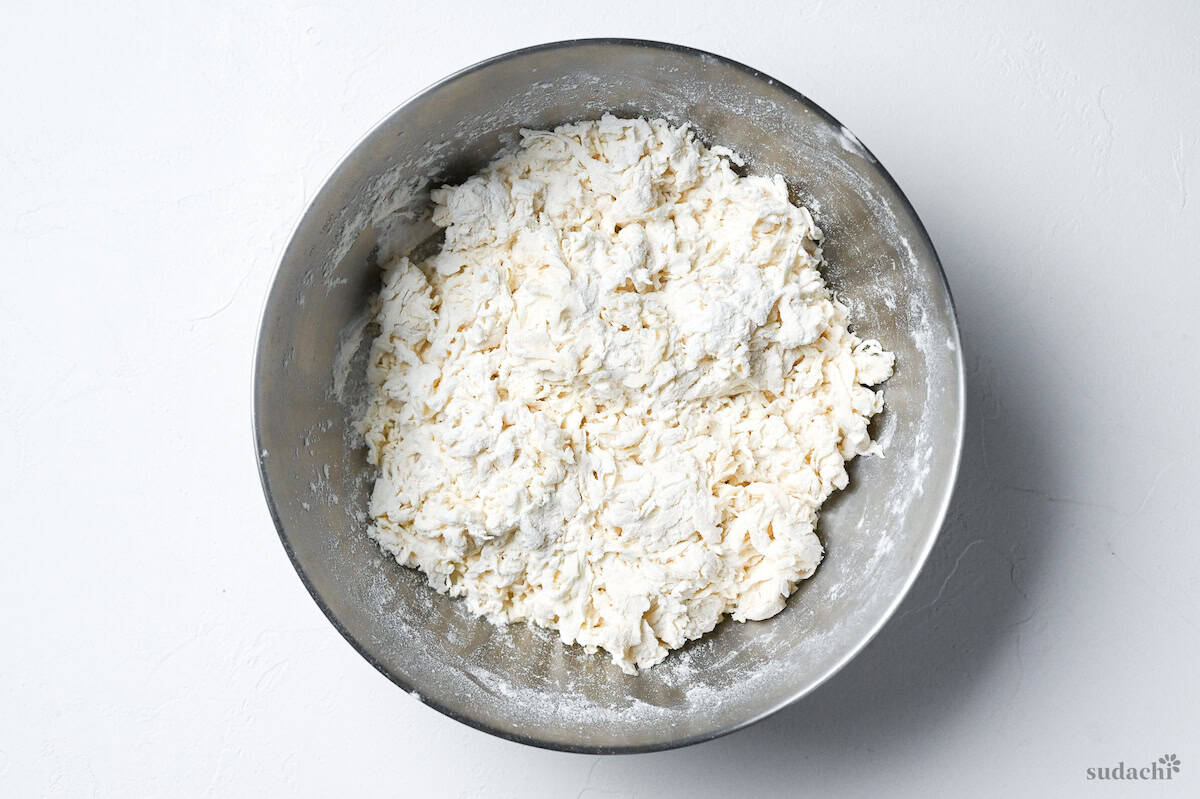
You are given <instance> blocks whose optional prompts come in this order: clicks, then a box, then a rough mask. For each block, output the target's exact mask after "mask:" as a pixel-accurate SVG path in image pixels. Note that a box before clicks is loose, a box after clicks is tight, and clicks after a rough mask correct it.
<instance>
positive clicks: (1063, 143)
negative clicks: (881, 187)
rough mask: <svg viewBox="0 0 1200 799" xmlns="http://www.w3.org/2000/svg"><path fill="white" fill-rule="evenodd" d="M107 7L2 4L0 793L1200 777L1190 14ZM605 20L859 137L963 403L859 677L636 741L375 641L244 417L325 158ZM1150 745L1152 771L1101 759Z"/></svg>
mask: <svg viewBox="0 0 1200 799" xmlns="http://www.w3.org/2000/svg"><path fill="white" fill-rule="evenodd" d="M101 5H103V4H97V5H96V7H95V8H93V9H92V10H87V9H85V8H79V7H75V6H74V5H72V7H70V8H68V7H62V8H55V7H53V4H50V3H31V4H28V5H14V4H13V3H11V2H7V3H5V4H4V6H3V10H0V75H2V76H3V79H2V80H0V123H2V124H0V253H2V255H0V258H2V259H3V261H2V262H3V269H4V272H3V277H4V280H3V283H2V284H0V435H2V436H3V438H2V439H0V441H2V443H0V477H2V479H0V511H2V512H0V519H2V520H3V521H2V522H0V524H2V530H3V539H2V540H3V543H4V550H3V554H2V555H0V598H2V599H0V647H2V651H0V654H2V658H0V663H2V669H3V671H2V674H3V679H2V680H0V794H3V795H5V796H36V795H41V794H49V795H71V796H93V795H94V796H162V795H186V796H202V795H217V796H235V795H259V794H274V793H284V792H288V793H293V794H301V795H309V796H334V795H364V796H412V795H431V796H445V797H517V796H520V797H540V796H548V797H558V796H579V797H584V798H585V799H617V798H618V797H674V796H681V797H682V796H687V797H698V796H791V795H796V796H799V795H813V796H839V797H840V796H904V795H915V796H920V795H928V794H930V793H931V792H932V793H933V795H942V794H946V795H957V794H965V793H969V794H971V795H974V796H1007V795H1011V794H1014V793H1015V794H1016V795H1022V794H1026V795H1028V794H1040V795H1048V794H1049V793H1051V792H1054V793H1056V794H1058V795H1066V794H1072V795H1078V796H1104V795H1106V796H1115V795H1131V794H1135V793H1142V792H1144V793H1145V795H1152V796H1172V795H1174V796H1181V795H1185V794H1188V795H1191V796H1196V795H1198V794H1200V690H1198V688H1197V685H1198V683H1197V681H1196V679H1195V672H1196V663H1197V658H1198V657H1200V647H1198V641H1200V635H1198V633H1200V601H1198V599H1200V597H1198V589H1197V566H1198V565H1200V536H1198V535H1197V534H1198V532H1200V529H1198V528H1200V525H1198V523H1197V518H1198V515H1200V499H1198V497H1200V469H1198V468H1197V454H1196V449H1197V445H1200V436H1198V432H1197V430H1198V427H1200V423H1198V419H1197V414H1196V396H1197V388H1200V356H1198V355H1197V349H1198V348H1200V314H1198V313H1197V307H1196V306H1197V301H1198V300H1200V277H1198V272H1200V38H1198V33H1197V32H1198V31H1200V11H1198V6H1197V5H1196V4H1194V3H1187V2H1180V3H1174V4H1172V3H1167V2H1161V3H1142V4H1137V5H1136V6H1135V5H1133V4H1130V6H1129V8H1128V9H1125V10H1122V9H1120V8H1116V7H1108V6H1106V5H1105V4H1103V3H1097V2H1073V3H1058V2H1053V3H1050V2H1044V0H1039V1H1038V2H1028V3H1007V2H1006V3H995V4H991V7H990V9H989V8H984V7H983V6H985V5H988V4H983V3H962V4H945V5H941V4H926V3H920V4H909V5H905V6H903V7H902V6H901V5H898V4H883V7H880V4H875V3H871V4H840V3H839V4H833V3H829V4H825V3H807V4H794V5H792V4H788V3H784V2H778V1H777V2H770V3H763V4H760V5H750V4H738V3H732V2H722V3H711V2H691V3H687V4H672V5H670V6H668V5H667V4H664V3H653V2H646V0H641V1H640V2H635V3H621V2H606V3H590V4H582V3H579V4H573V6H572V7H571V8H570V9H567V8H565V7H564V6H565V4H558V3H549V2H522V3H501V2H490V3H476V4H472V5H470V6H466V5H456V4H453V3H448V2H435V3H421V4H419V5H410V6H406V5H405V4H402V3H357V4H353V5H347V6H346V7H339V6H338V5H337V4H333V3H286V2H274V3H265V4H256V3H236V4H234V3H208V2H198V3H163V2H147V3H145V4H136V5H134V4H130V5H128V7H127V8H125V9H124V10H120V11H114V10H111V9H103V8H101ZM1135 8H1136V10H1134V9H1135ZM598 35H609V36H631V37H643V38H657V39H664V40H669V41H675V42H679V43H683V44H688V45H692V46H694V47H700V48H704V49H708V50H712V51H715V52H717V53H721V54H723V55H726V56H730V57H732V58H735V59H738V60H741V61H744V62H747V63H749V64H751V65H752V66H755V67H757V68H759V69H761V70H763V71H765V72H767V73H769V74H771V75H774V76H775V77H777V78H779V79H781V80H783V81H784V82H786V83H788V84H790V85H792V86H794V87H796V88H797V89H799V90H800V91H802V92H804V93H806V94H807V95H809V96H810V97H812V98H813V99H814V100H816V101H817V102H818V103H820V104H822V105H823V106H824V107H825V108H827V109H828V110H829V111H830V112H831V113H833V114H834V115H835V116H837V117H838V118H839V119H840V120H841V121H842V122H843V123H845V124H846V125H847V126H848V127H849V128H850V129H851V130H853V131H855V132H856V133H857V134H858V136H859V138H861V139H862V141H863V142H865V143H866V145H867V146H868V147H870V148H871V149H872V150H873V151H874V153H875V154H876V155H877V156H878V157H879V159H880V160H881V161H882V162H883V163H884V164H885V165H886V166H887V167H888V169H889V170H890V171H891V172H892V174H893V175H894V176H895V177H896V179H897V180H898V181H899V183H900V184H901V186H903V188H904V190H905V191H906V192H907V193H908V196H909V197H910V199H911V200H912V202H913V204H914V205H915V206H916V208H917V211H918V212H919V213H920V215H921V217H922V218H923V220H924V221H925V223H926V225H927V226H928V228H929V231H930V234H931V235H932V237H933V240H934V242H935V243H936V245H937V247H938V249H939V251H940V253H941V256H942V258H943V261H944V263H945V268H946V271H947V273H948V275H949V278H950V283H951V286H952V288H953V290H954V292H955V295H956V298H957V301H958V307H959V312H960V317H961V322H962V326H963V334H964V338H965V345H966V356H967V362H968V368H969V375H968V383H969V393H970V402H971V405H970V410H969V422H968V428H969V429H968V434H967V440H966V451H965V455H964V463H963V470H962V477H961V481H960V484H959V490H958V494H957V496H956V499H955V501H954V504H953V507H952V509H951V513H950V517H949V521H948V523H947V525H946V527H945V529H944V531H943V533H942V538H941V540H940V541H939V543H938V545H937V548H936V550H935V552H934V554H933V557H932V559H931V561H930V563H929V565H928V566H927V568H926V570H925V571H924V573H923V574H922V577H921V579H920V580H919V582H918V584H917V586H916V588H915V589H914V591H913V593H912V595H911V596H910V597H909V599H908V600H907V602H906V603H905V604H904V606H903V608H902V610H901V611H900V612H899V614H898V616H897V617H896V618H895V619H894V620H893V621H892V622H891V623H889V624H888V626H887V627H886V629H885V630H884V632H883V633H882V634H881V635H880V636H879V637H878V638H877V639H876V640H875V641H874V642H873V643H872V644H871V645H870V647H869V648H868V649H867V650H866V651H865V652H864V653H863V654H862V655H861V656H860V657H859V658H858V659H857V660H856V661H855V662H854V663H852V664H851V665H850V666H849V667H848V668H847V669H846V670H845V671H843V672H842V673H841V674H840V675H838V676H837V677H836V678H835V679H833V680H832V681H831V682H830V683H828V684H827V685H826V686H824V687H823V688H822V689H820V690H819V691H818V692H817V693H815V694H814V695H812V696H811V697H809V698H807V699H805V700H803V701H802V702H800V703H799V704H797V705H795V706H794V707H792V708H790V709H789V710H786V711H784V712H782V713H780V714H779V715H777V716H775V717H774V718H771V719H769V720H767V721H765V722H763V723H761V724H759V725H757V726H755V727H753V728H751V729H749V730H746V731H743V732H740V733H737V734H734V735H732V736H729V737H727V738H724V739H721V740H718V741H714V742H711V743H707V744H702V745H699V746H695V747H691V748H689V749H685V750H681V751H675V752H668V753H662V754H654V755H640V756H629V757H613V758H600V757H586V756H580V755H566V754H559V753H554V752H545V751H540V750H535V749H531V748H526V747H523V746H519V745H516V744H512V743H508V742H506V741H503V740H499V739H494V738H491V737H489V736H487V735H485V734H483V733H480V732H476V731H474V730H472V729H469V728H467V727H465V726H462V725H460V724H458V723H456V722H453V721H451V720H449V719H446V718H443V717H442V716H440V715H439V714H437V713H436V712H434V711H433V710H430V709H429V708H427V707H425V706H423V705H421V704H419V703H418V702H417V701H415V700H413V699H412V698H410V697H409V696H408V695H406V694H404V693H403V692H401V691H399V690H398V689H396V688H395V687H394V686H393V685H391V684H390V683H389V682H388V681H387V680H386V679H385V678H384V677H382V676H380V675H379V674H378V673H376V672H375V671H374V670H373V669H372V668H371V667H370V666H369V665H367V663H366V662H364V661H363V660H362V659H360V658H359V656H358V655H356V654H355V653H354V652H353V651H352V650H351V648H350V647H349V646H348V645H347V644H346V643H345V642H344V641H343V640H342V639H341V638H340V637H339V636H338V634H337V633H336V632H335V631H334V630H333V628H332V627H331V626H330V625H329V624H328V622H326V620H325V619H324V617H323V616H322V615H321V613H320V612H319V611H318V609H317V607H316V606H315V605H314V604H313V602H312V600H311V599H310V598H309V597H308V595H307V594H306V592H305V591H304V589H303V588H302V586H301V584H300V581H299V580H298V579H297V578H296V576H295V574H294V573H293V571H292V569H291V566H290V565H289V564H288V561H287V559H286V558H285V557H284V553H283V550H282V548H281V547H280V545H279V542H278V539H277V538H276V534H275V531H274V529H273V528H272V526H271V523H270V520H269V518H268V515H267V512H266V509H265V505H264V503H263V500H262V497H261V493H260V489H259V483H258V477H257V475H256V472H255V464H254V459H253V457H252V452H251V445H250V418H249V416H250V372H251V354H252V344H253V341H254V335H255V331H256V327H257V322H258V312H259V308H260V304H261V301H262V298H263V296H264V295H265V292H266V289H267V286H268V284H269V281H270V279H271V275H272V271H273V269H274V267H275V264H276V261H277V258H278V256H279V255H280V252H281V250H282V248H283V246H284V244H285V242H286V237H287V235H288V233H289V232H290V229H291V225H292V224H293V222H294V221H295V220H296V218H297V217H298V215H299V214H300V212H301V211H302V210H303V208H304V207H305V205H306V203H307V202H308V200H309V199H310V198H311V197H312V196H313V194H314V193H315V191H316V190H317V188H318V187H319V185H320V183H321V181H322V179H323V178H324V176H325V175H326V174H327V172H328V171H329V170H330V169H331V168H332V167H333V166H334V164H335V163H336V162H337V160H338V159H339V157H340V156H341V155H342V154H343V153H344V152H345V151H346V150H347V149H348V148H349V147H350V145H351V144H353V142H354V141H356V140H357V138H358V137H359V136H360V135H361V134H362V133H364V132H365V131H366V130H368V129H369V128H370V126H371V125H372V124H374V123H375V122H376V121H377V120H378V119H380V118H381V117H382V116H384V115H385V114H386V113H387V112H388V111H389V110H390V109H391V108H392V107H394V106H395V105H397V104H398V103H400V102H401V101H403V100H404V99H405V98H407V97H408V96H409V95H411V94H412V93H414V92H416V91H418V90H419V89H421V88H423V87H424V86H426V85H427V84H429V83H431V82H433V81H435V80H437V79H439V78H441V77H442V76H444V75H446V74H447V73H449V72H451V71H454V70H456V69H458V68H460V67H462V66H465V65H467V64H470V63H472V62H474V61H477V60H479V59H482V58H485V57H487V56H491V55H494V54H497V53H500V52H503V51H505V50H509V49H512V48H516V47H520V46H524V45H530V44H535V43H539V42H544V41H550V40H555V39H562V38H570V37H576V36H598ZM1164 753H1175V754H1177V755H1178V756H1179V758H1180V759H1181V760H1182V761H1183V764H1182V770H1181V772H1180V773H1179V774H1178V775H1176V776H1175V780H1174V781H1173V782H1172V783H1170V784H1167V783H1151V784H1141V785H1131V784H1126V785H1124V786H1120V785H1112V784H1102V783H1097V782H1091V783H1089V782H1088V781H1087V780H1086V779H1085V772H1086V769H1087V768H1089V767H1092V766H1107V765H1111V764H1114V763H1115V762H1117V761H1118V760H1124V761H1126V762H1127V763H1132V764H1136V765H1142V764H1145V763H1148V762H1149V761H1150V760H1151V759H1153V758H1155V757H1157V756H1159V755H1162V754H1164Z"/></svg>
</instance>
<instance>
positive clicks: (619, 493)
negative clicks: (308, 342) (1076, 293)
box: [361, 116, 893, 672]
mask: <svg viewBox="0 0 1200 799" xmlns="http://www.w3.org/2000/svg"><path fill="white" fill-rule="evenodd" d="M727 154H728V153H727V151H723V150H722V149H721V148H713V150H706V149H705V148H703V147H702V146H701V145H700V144H699V143H697V142H696V141H695V140H694V138H693V136H692V134H691V132H690V131H688V130H686V128H674V127H671V126H670V125H669V124H668V123H666V122H663V121H661V120H656V121H653V122H646V121H644V120H619V119H615V118H613V117H607V116H606V117H605V118H603V119H602V120H600V121H599V122H587V123H580V124H577V125H568V126H564V127H561V128H558V129H557V130H555V131H554V132H533V131H526V132H524V133H523V141H522V145H521V147H520V149H518V150H517V151H516V152H514V153H512V154H510V155H507V156H505V157H503V158H501V159H499V160H497V161H496V162H494V163H492V164H491V165H489V166H488V167H487V168H485V169H484V170H483V171H482V172H481V173H480V174H478V175H476V176H475V177H472V178H471V179H469V180H468V181H466V182H465V183H464V184H462V185H461V186H458V187H447V188H444V189H441V190H438V191H435V192H434V194H433V199H434V202H435V210H434V216H433V221H434V222H435V223H436V224H438V225H439V226H441V227H444V228H445V229H446V240H445V244H444V246H443V247H442V249H441V251H440V252H439V253H437V254H436V255H434V256H432V257H431V258H429V259H428V260H426V261H424V262H423V263H420V264H413V263H411V262H410V261H409V260H408V259H406V258H401V259H399V260H398V261H396V262H394V263H392V264H391V265H390V266H389V268H388V270H387V273H386V276H385V285H384V288H383V291H382V292H381V295H380V305H379V308H378V315H377V321H378V322H379V324H380V326H381V333H380V335H379V337H378V338H377V339H376V341H375V342H374V345H373V347H372V351H371V358H370V366H369V373H368V377H369V381H370V383H371V385H372V396H371V398H370V401H369V404H368V407H367V410H366V412H365V415H364V417H363V419H362V422H361V428H362V431H363V434H364V436H365V438H366V441H367V443H368V446H369V457H370V460H371V462H372V463H374V464H375V465H377V466H378V467H379V468H380V476H379V478H378V479H377V481H376V484H375V489H374V492H373V495H372V498H371V503H370V514H371V516H372V519H373V524H372V526H371V534H372V536H373V537H375V538H376V539H377V540H378V541H379V542H380V543H381V544H382V545H383V546H384V548H385V549H387V550H388V551H389V552H391V553H392V554H394V555H395V556H396V558H397V559H398V560H399V561H400V562H401V563H403V564H405V565H408V566H412V567H416V568H419V569H421V570H422V571H423V572H424V573H425V574H426V575H427V576H428V578H429V582H430V583H431V585H433V586H434V587H435V588H437V589H438V590H440V591H443V592H448V593H450V594H452V595H455V596H463V597H465V599H466V602H467V605H468V607H469V608H470V610H472V611H473V612H475V613H477V614H480V615H485V616H487V617H488V618H489V619H491V620H493V621H495V622H497V623H503V622H508V621H517V620H527V621H532V622H534V623H535V624H537V625H540V626H543V627H548V628H552V629H555V630H557V631H558V633H559V635H560V637H561V638H562V640H563V641H564V642H566V643H579V644H582V645H583V646H584V647H586V648H588V649H589V650H594V649H596V648H603V649H605V650H606V651H608V652H609V653H610V654H611V656H612V658H613V660H614V662H616V663H618V664H619V665H620V666H621V667H622V668H623V669H625V670H626V671H629V672H633V671H635V670H636V667H647V666H652V665H654V664H655V663H658V662H660V661H661V660H662V659H663V658H664V657H665V656H666V654H667V652H668V651H669V650H671V649H675V648H678V647H680V646H682V645H683V644H684V643H685V642H686V641H687V640H689V639H693V638H697V637H699V636H701V635H703V634H704V633H705V632H708V631H709V630H711V629H712V628H713V627H714V626H715V625H716V624H717V622H718V621H719V620H720V619H721V618H722V617H723V616H724V615H725V614H727V613H728V614H731V615H732V616H733V618H735V619H737V620H746V619H762V618H767V617H769V616H772V615H774V614H775V613H777V612H779V611H780V610H781V609H782V608H783V606H784V601H785V599H786V598H787V596H788V595H789V594H790V593H791V592H792V591H793V590H794V589H795V587H796V584H797V582H798V581H800V580H802V579H804V578H806V577H808V576H809V575H811V574H812V573H813V570H814V569H815V568H816V566H817V564H818V563H819V561H820V559H821V555H822V549H821V545H820V542H819V540H818V539H817V537H816V535H815V533H814V525H815V523H816V519H817V510H818V508H819V507H820V505H821V504H822V502H824V500H825V499H826V498H827V497H828V496H829V495H830V493H832V491H834V490H835V489H839V488H843V487H844V486H845V485H846V481H847V476H846V471H845V462H846V461H847V460H849V459H851V458H853V457H855V456H856V455H859V454H863V453H866V452H869V451H871V450H872V444H871V441H870V439H869V437H868V435H867V422H868V421H869V419H870V417H871V416H872V415H873V414H875V413H876V412H878V411H879V409H880V408H881V405H882V398H881V397H880V396H878V395H876V394H875V393H874V392H872V391H871V390H870V389H869V388H867V387H866V386H869V385H873V384H875V383H878V382H880V381H882V380H884V379H886V378H887V376H888V375H890V373H891V369H892V360H893V359H892V356H891V355H890V354H889V353H886V352H884V351H883V350H882V348H881V347H880V346H879V345H878V343H876V342H874V341H865V342H864V341H860V340H859V339H858V338H857V337H855V336H854V335H853V334H852V333H850V332H849V331H848V329H847V311H846V308H845V307H844V306H843V305H842V304H841V303H839V302H838V301H836V300H835V299H834V298H833V297H832V296H831V295H830V293H829V291H828V290H827V289H826V287H825V284H824V281H823V280H822V278H821V275H820V273H819V272H818V271H817V266H818V265H819V263H820V260H821V251H820V247H819V242H820V240H821V232H820V230H818V229H817V228H816V226H815V224H814V223H813V220H812V217H811V216H810V214H809V213H808V211H807V210H806V209H804V208H801V207H797V206H795V205H792V204H790V203H789V202H788V194H787V188H786V186H785V185H784V183H783V181H782V179H781V178H779V177H776V178H774V179H770V178H765V177H745V178H743V177H738V176H737V175H736V174H735V173H734V172H733V171H732V170H731V169H730V167H729V164H728V163H727V161H726V160H724V159H723V158H722V157H721V156H722V155H727Z"/></svg>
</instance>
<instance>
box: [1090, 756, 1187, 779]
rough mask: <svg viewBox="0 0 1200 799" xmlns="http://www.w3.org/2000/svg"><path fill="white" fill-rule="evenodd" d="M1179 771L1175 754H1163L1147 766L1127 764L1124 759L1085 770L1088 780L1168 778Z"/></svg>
mask: <svg viewBox="0 0 1200 799" xmlns="http://www.w3.org/2000/svg"><path fill="white" fill-rule="evenodd" d="M1178 773H1179V758H1177V757H1176V756H1175V755H1163V756H1162V757H1160V758H1159V759H1158V760H1154V761H1152V762H1151V763H1150V765H1148V766H1140V767H1139V766H1127V765H1125V761H1124V760H1122V761H1121V762H1119V763H1117V765H1115V766H1105V767H1103V768H1090V769H1088V770H1087V778H1088V779H1089V780H1169V779H1171V778H1173V777H1174V776H1175V775H1176V774H1178Z"/></svg>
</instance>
